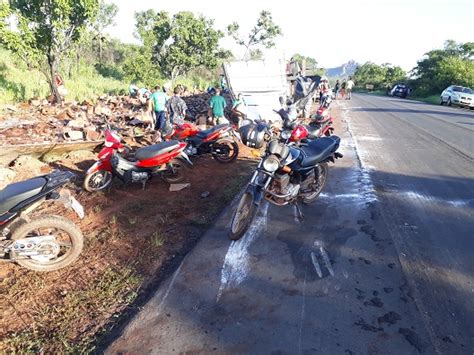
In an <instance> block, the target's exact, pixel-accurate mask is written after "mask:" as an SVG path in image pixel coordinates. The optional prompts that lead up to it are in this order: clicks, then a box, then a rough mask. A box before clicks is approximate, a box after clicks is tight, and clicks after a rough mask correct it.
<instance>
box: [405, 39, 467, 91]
mask: <svg viewBox="0 0 474 355" xmlns="http://www.w3.org/2000/svg"><path fill="white" fill-rule="evenodd" d="M473 55H474V43H473V42H467V43H457V42H455V41H452V40H449V41H446V42H445V44H444V48H443V49H434V50H432V51H429V52H428V53H426V54H425V56H424V57H423V58H422V59H420V60H419V61H418V63H417V66H416V67H415V68H413V70H412V71H411V74H412V76H413V77H414V80H413V81H412V84H413V86H414V87H415V91H416V94H418V95H430V94H437V93H439V92H441V91H442V90H444V89H445V88H446V87H447V86H449V85H453V84H456V85H463V86H469V87H472V86H474V62H473Z"/></svg>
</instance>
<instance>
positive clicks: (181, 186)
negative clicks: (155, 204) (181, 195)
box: [170, 183, 191, 191]
mask: <svg viewBox="0 0 474 355" xmlns="http://www.w3.org/2000/svg"><path fill="white" fill-rule="evenodd" d="M189 186H191V184H190V183H184V184H171V185H170V191H181V190H183V189H185V188H187V187H189Z"/></svg>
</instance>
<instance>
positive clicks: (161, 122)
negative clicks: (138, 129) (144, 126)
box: [150, 85, 168, 132]
mask: <svg viewBox="0 0 474 355" xmlns="http://www.w3.org/2000/svg"><path fill="white" fill-rule="evenodd" d="M150 100H151V103H152V105H153V112H154V113H155V130H157V131H160V132H162V131H163V128H165V124H166V113H165V110H166V102H167V101H168V96H166V94H165V93H164V92H163V91H162V90H161V87H160V86H159V85H157V86H155V92H154V93H153V95H151V97H150Z"/></svg>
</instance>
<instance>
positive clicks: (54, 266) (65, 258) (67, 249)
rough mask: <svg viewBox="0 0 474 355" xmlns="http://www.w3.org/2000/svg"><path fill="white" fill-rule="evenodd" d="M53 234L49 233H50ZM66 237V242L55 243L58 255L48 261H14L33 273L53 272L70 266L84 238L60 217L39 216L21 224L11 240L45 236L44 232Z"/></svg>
mask: <svg viewBox="0 0 474 355" xmlns="http://www.w3.org/2000/svg"><path fill="white" fill-rule="evenodd" d="M52 230H54V232H52V233H51V231H52ZM44 231H46V233H48V231H49V233H50V234H53V235H55V236H57V235H60V234H61V235H63V236H64V237H66V236H67V237H68V238H67V239H68V241H66V242H64V241H59V240H58V241H57V242H58V243H56V244H58V245H59V247H60V253H61V252H62V254H58V255H57V256H56V257H54V258H51V259H48V258H44V257H43V256H41V257H36V258H37V259H36V260H35V259H32V258H29V259H18V260H15V262H16V263H18V264H19V265H21V266H23V267H25V268H27V269H30V270H34V271H55V270H59V269H62V268H64V267H66V266H68V265H70V264H72V263H73V262H74V261H76V259H77V258H78V257H79V255H80V254H81V251H82V248H83V245H84V238H83V236H82V232H81V230H80V229H79V228H78V227H77V226H76V225H75V224H74V223H73V222H71V221H70V220H68V219H66V218H64V217H60V216H39V217H36V218H34V219H32V220H31V221H29V222H28V223H25V224H22V225H21V226H20V227H19V228H18V229H17V230H15V231H14V232H13V233H12V240H18V239H25V238H26V239H27V238H28V237H35V236H38V235H45V232H44Z"/></svg>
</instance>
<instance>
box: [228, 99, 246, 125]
mask: <svg viewBox="0 0 474 355" xmlns="http://www.w3.org/2000/svg"><path fill="white" fill-rule="evenodd" d="M232 114H233V118H234V120H235V121H236V122H233V123H236V124H237V126H238V127H240V123H241V121H242V120H243V119H244V118H245V117H246V116H247V104H246V103H245V100H244V97H243V96H242V93H239V94H238V95H237V99H235V100H234V102H233V103H232Z"/></svg>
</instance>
